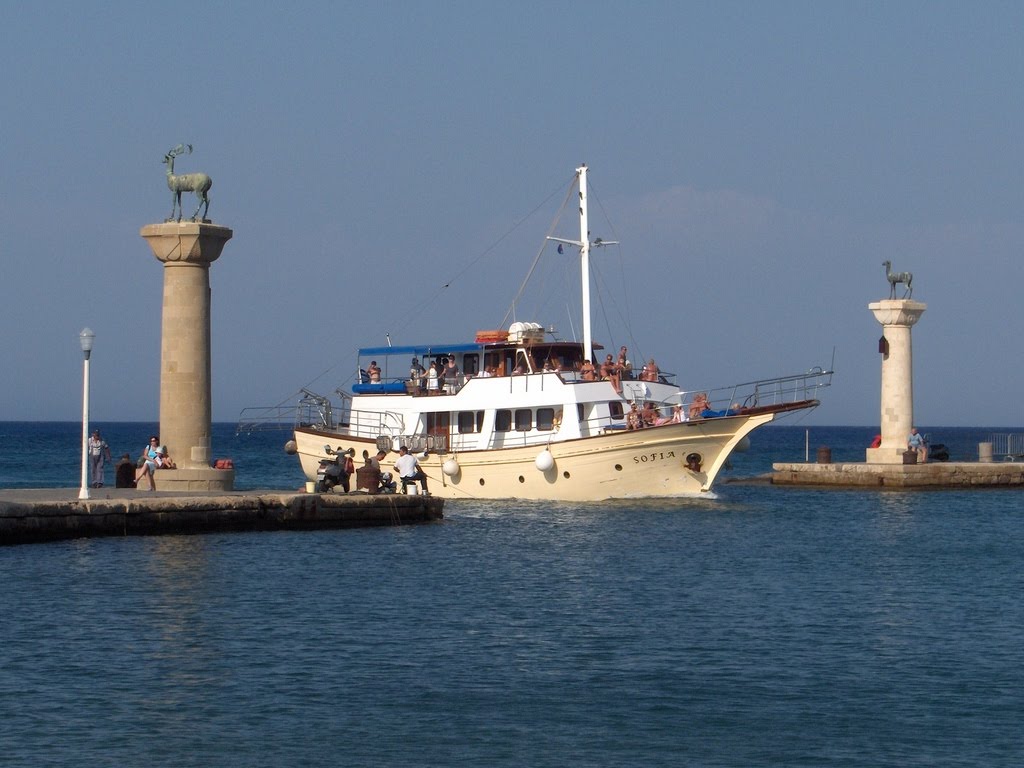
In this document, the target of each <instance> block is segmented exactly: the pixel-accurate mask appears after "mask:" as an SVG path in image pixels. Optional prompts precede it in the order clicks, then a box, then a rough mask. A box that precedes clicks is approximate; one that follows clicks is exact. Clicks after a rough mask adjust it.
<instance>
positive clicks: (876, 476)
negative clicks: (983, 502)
mask: <svg viewBox="0 0 1024 768" xmlns="http://www.w3.org/2000/svg"><path fill="white" fill-rule="evenodd" d="M772 469H773V470H774V471H773V472H772V476H771V481H772V485H817V486H838V487H857V488H904V489H906V488H932V489H934V488H961V489H962V488H1002V487H1016V488H1020V487H1024V463H1022V462H986V463H982V462H970V461H947V462H939V461H932V462H928V463H926V464H867V463H863V462H847V463H838V464H773V465H772Z"/></svg>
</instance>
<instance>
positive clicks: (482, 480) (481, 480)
mask: <svg viewBox="0 0 1024 768" xmlns="http://www.w3.org/2000/svg"><path fill="white" fill-rule="evenodd" d="M483 484H484V479H483V478H482V477H481V478H480V485H483Z"/></svg>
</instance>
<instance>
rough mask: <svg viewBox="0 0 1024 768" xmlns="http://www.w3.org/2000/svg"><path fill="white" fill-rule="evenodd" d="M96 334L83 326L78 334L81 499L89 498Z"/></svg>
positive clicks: (79, 495)
mask: <svg viewBox="0 0 1024 768" xmlns="http://www.w3.org/2000/svg"><path fill="white" fill-rule="evenodd" d="M95 338H96V334H95V333H93V332H92V330H91V329H90V328H83V329H82V332H81V333H79V334H78V340H79V342H81V344H82V355H83V357H84V359H83V362H82V366H83V367H82V487H81V489H79V491H78V498H79V499H88V498H89V353H90V352H92V341H93V339H95Z"/></svg>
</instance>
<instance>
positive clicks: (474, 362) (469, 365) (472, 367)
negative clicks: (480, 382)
mask: <svg viewBox="0 0 1024 768" xmlns="http://www.w3.org/2000/svg"><path fill="white" fill-rule="evenodd" d="M462 372H463V373H464V374H466V375H467V376H476V374H478V373H480V355H478V354H476V353H475V352H473V353H470V354H467V355H463V356H462Z"/></svg>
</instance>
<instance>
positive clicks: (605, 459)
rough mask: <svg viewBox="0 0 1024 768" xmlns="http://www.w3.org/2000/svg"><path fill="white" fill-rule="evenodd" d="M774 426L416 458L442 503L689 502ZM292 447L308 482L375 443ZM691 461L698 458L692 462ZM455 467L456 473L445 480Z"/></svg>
mask: <svg viewBox="0 0 1024 768" xmlns="http://www.w3.org/2000/svg"><path fill="white" fill-rule="evenodd" d="M774 418H775V413H773V412H768V413H758V414H751V415H738V416H731V417H725V418H716V419H706V420H698V421H691V422H683V423H681V424H666V425H663V426H659V427H652V428H648V429H641V430H635V431H627V430H612V431H609V432H607V433H605V434H602V435H598V436H594V437H585V438H579V439H574V440H565V441H562V442H551V443H549V444H548V445H546V446H545V445H530V446H522V447H515V448H501V449H490V450H482V451H464V452H460V453H454V452H452V453H444V454H435V453H428V454H427V455H425V456H419V457H418V458H419V462H420V466H421V467H422V468H423V471H424V473H425V474H426V475H427V477H428V486H429V490H430V493H431V494H432V495H435V496H440V497H443V498H448V499H511V498H517V499H531V500H555V501H602V500H607V499H625V498H645V497H679V496H695V495H700V494H702V493H706V492H707V491H709V490H710V489H711V487H712V485H713V484H714V481H715V478H716V477H717V475H718V473H719V472H720V471H721V469H722V468H723V466H724V465H725V461H726V459H728V457H729V454H730V453H731V452H732V450H733V448H735V447H736V444H737V443H739V441H740V440H742V439H743V437H745V436H746V435H747V434H749V433H750V432H751V431H752V430H754V429H756V428H757V427H759V426H761V425H763V424H766V423H768V422H769V421H772V420H773V419H774ZM295 443H296V448H297V453H298V455H299V459H300V461H301V464H302V469H303V472H304V473H305V475H306V478H307V479H310V480H313V479H315V478H316V471H317V467H318V466H319V462H320V459H321V458H323V457H324V455H325V452H324V446H325V445H330V446H331V447H332V448H338V447H339V446H340V447H343V448H345V449H348V448H355V451H356V465H357V466H359V465H360V463H361V461H362V459H364V458H365V457H366V456H372V455H374V454H375V453H376V452H377V444H376V442H374V441H371V440H367V439H360V438H355V437H352V436H348V435H346V434H345V433H344V432H333V431H322V430H317V429H313V428H306V427H304V428H298V429H296V430H295ZM543 451H549V452H550V454H551V458H552V459H553V462H552V465H551V466H550V468H547V469H545V470H541V469H538V464H540V465H541V466H543V465H544V464H545V461H544V460H543V459H544V458H546V457H542V459H541V460H540V461H538V455H539V454H541V452H543ZM692 454H696V455H697V456H698V457H699V458H698V459H697V460H696V461H694V460H693V458H692V456H691V455H692ZM688 457H690V459H689V460H688ZM395 458H397V454H396V453H394V452H392V453H390V454H389V455H388V457H387V458H386V459H384V461H382V463H381V464H382V469H384V470H385V471H388V470H391V469H392V466H391V465H392V464H393V463H394V459H395ZM453 460H454V464H453V463H452V462H453ZM688 462H689V466H688ZM698 464H699V467H698ZM455 467H457V471H454V472H452V470H453V469H454V468H455ZM445 470H448V473H446V471H445ZM449 473H451V474H449Z"/></svg>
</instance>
